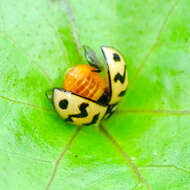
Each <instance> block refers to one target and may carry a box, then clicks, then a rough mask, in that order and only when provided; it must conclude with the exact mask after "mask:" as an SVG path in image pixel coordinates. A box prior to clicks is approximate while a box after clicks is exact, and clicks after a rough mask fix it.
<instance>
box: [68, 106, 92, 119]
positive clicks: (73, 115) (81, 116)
mask: <svg viewBox="0 0 190 190" xmlns="http://www.w3.org/2000/svg"><path fill="white" fill-rule="evenodd" d="M88 106H89V104H87V103H82V104H81V105H80V106H79V110H80V111H81V113H79V114H72V115H69V116H68V118H67V119H66V121H71V122H72V121H73V120H72V117H75V118H83V117H87V116H88V112H87V111H86V108H87V107H88Z"/></svg>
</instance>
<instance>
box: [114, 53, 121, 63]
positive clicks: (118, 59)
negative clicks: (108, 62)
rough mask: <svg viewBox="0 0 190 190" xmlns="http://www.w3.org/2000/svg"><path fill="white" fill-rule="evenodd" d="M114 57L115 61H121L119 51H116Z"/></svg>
mask: <svg viewBox="0 0 190 190" xmlns="http://www.w3.org/2000/svg"><path fill="white" fill-rule="evenodd" d="M113 59H114V61H116V62H117V61H120V60H121V59H120V57H119V55H118V54H117V53H114V54H113Z"/></svg>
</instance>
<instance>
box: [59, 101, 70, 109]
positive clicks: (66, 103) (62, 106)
mask: <svg viewBox="0 0 190 190" xmlns="http://www.w3.org/2000/svg"><path fill="white" fill-rule="evenodd" d="M59 107H60V108H61V109H63V110H65V109H67V107H68V100H67V99H63V100H61V101H60V102H59Z"/></svg>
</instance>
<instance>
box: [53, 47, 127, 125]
mask: <svg viewBox="0 0 190 190" xmlns="http://www.w3.org/2000/svg"><path fill="white" fill-rule="evenodd" d="M84 48H85V53H86V59H87V61H88V63H89V65H85V64H81V65H77V66H75V67H72V68H70V69H69V70H68V71H67V73H66V75H65V79H64V82H63V86H62V88H54V89H53V95H52V100H53V104H54V107H55V110H56V111H57V113H58V114H59V115H60V116H61V117H62V118H63V119H64V120H66V121H69V122H72V123H73V124H75V125H91V124H95V123H98V122H100V121H101V120H102V119H106V118H109V117H110V116H111V115H112V113H113V112H114V111H115V110H116V108H117V104H118V103H119V101H120V100H121V98H122V97H123V96H124V94H125V92H126V88H127V85H128V77H127V70H126V63H125V61H124V58H123V57H122V55H121V54H120V53H119V52H118V51H117V50H115V49H114V48H112V47H107V46H103V47H101V50H102V53H103V55H104V59H105V62H106V67H103V66H102V63H101V62H100V61H99V60H98V58H97V56H96V54H95V53H94V52H93V51H92V50H91V49H90V48H89V47H87V46H85V47H84ZM104 68H105V69H104ZM103 70H106V76H107V77H106V79H104V78H103V77H102V76H101V75H100V73H101V72H102V71H103Z"/></svg>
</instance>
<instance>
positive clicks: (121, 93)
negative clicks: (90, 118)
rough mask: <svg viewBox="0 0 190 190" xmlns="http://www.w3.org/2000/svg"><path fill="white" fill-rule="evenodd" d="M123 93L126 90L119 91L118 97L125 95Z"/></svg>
mask: <svg viewBox="0 0 190 190" xmlns="http://www.w3.org/2000/svg"><path fill="white" fill-rule="evenodd" d="M125 93H126V90H123V91H121V92H120V93H119V95H118V96H119V97H122V96H124V95H125Z"/></svg>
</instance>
